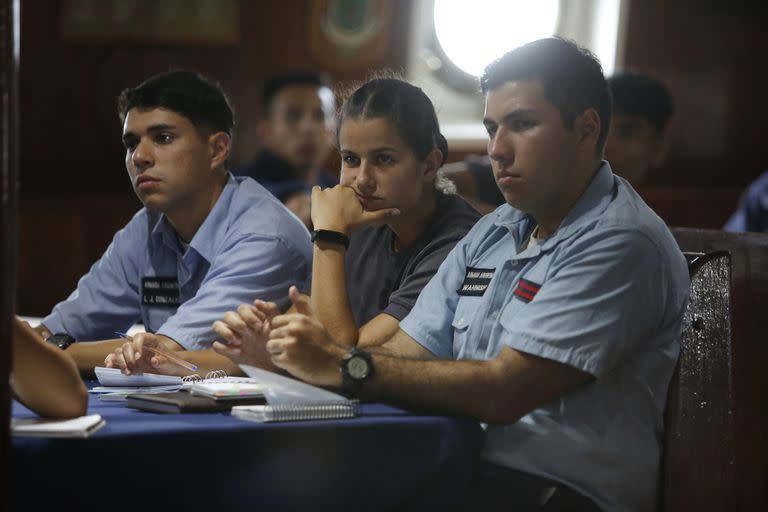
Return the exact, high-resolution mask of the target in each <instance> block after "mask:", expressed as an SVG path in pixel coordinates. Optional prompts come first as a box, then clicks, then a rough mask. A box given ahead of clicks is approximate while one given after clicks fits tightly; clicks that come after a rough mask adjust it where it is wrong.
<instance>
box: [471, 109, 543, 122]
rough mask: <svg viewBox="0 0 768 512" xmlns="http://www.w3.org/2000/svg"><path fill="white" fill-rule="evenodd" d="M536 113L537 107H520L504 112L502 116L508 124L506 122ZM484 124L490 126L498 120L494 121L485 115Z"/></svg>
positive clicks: (502, 119) (503, 120) (502, 120)
mask: <svg viewBox="0 0 768 512" xmlns="http://www.w3.org/2000/svg"><path fill="white" fill-rule="evenodd" d="M535 114H536V110H535V109H532V108H519V109H517V110H513V111H512V112H508V113H506V114H504V117H502V118H501V122H502V123H504V124H506V123H509V122H510V121H514V120H516V119H519V118H521V117H528V116H531V115H535ZM483 124H484V125H486V126H488V125H489V124H491V125H494V124H496V121H494V120H493V119H490V118H488V117H484V118H483Z"/></svg>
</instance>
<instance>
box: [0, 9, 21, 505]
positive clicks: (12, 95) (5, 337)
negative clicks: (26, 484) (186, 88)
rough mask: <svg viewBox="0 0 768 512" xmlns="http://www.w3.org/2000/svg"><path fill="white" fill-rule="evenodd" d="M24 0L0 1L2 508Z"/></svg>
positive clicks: (6, 464)
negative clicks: (21, 10) (19, 40)
mask: <svg viewBox="0 0 768 512" xmlns="http://www.w3.org/2000/svg"><path fill="white" fill-rule="evenodd" d="M19 10H20V2H19V1H18V0H2V1H0V511H4V510H8V509H9V506H10V505H9V503H8V502H7V500H6V499H5V497H6V496H8V495H9V492H8V490H9V489H8V486H9V473H10V471H11V468H10V465H9V460H10V456H9V449H10V444H9V435H10V432H9V423H10V421H9V416H10V407H11V389H10V384H9V376H10V372H11V368H12V360H13V343H12V333H13V328H12V319H13V314H14V304H13V301H14V295H15V294H14V290H15V287H16V254H17V244H16V233H17V231H16V230H17V227H16V215H17V214H16V173H17V164H18V156H19V155H18V145H17V143H18V139H17V136H18V133H17V131H18V75H19V47H18V45H17V44H16V41H17V38H18V35H19V34H18V30H19V14H20V12H19Z"/></svg>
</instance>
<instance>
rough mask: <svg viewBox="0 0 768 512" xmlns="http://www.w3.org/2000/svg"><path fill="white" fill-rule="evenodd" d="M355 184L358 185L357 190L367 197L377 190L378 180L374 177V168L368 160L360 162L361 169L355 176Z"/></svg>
mask: <svg viewBox="0 0 768 512" xmlns="http://www.w3.org/2000/svg"><path fill="white" fill-rule="evenodd" d="M355 184H356V185H357V189H358V190H359V191H360V192H361V193H363V194H365V195H371V194H373V192H374V191H375V190H376V179H375V178H374V175H373V166H372V165H370V164H369V163H368V161H367V160H363V161H362V162H360V167H359V168H358V170H357V175H356V176H355Z"/></svg>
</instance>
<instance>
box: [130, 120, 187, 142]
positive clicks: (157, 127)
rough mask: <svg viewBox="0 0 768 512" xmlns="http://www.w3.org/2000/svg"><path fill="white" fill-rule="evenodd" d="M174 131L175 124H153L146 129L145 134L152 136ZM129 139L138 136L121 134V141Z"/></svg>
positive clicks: (132, 133)
mask: <svg viewBox="0 0 768 512" xmlns="http://www.w3.org/2000/svg"><path fill="white" fill-rule="evenodd" d="M175 129H176V125H175V124H166V123H161V124H153V125H151V126H150V127H149V128H147V133H149V134H151V135H154V134H156V133H160V132H167V131H171V130H175ZM130 137H138V135H136V134H135V133H134V132H125V133H124V134H123V140H126V139H128V138H130Z"/></svg>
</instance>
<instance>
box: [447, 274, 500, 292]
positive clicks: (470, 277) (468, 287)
mask: <svg viewBox="0 0 768 512" xmlns="http://www.w3.org/2000/svg"><path fill="white" fill-rule="evenodd" d="M495 273H496V269H495V268H474V267H467V273H466V275H465V276H464V282H463V283H461V288H459V289H458V290H456V293H458V294H459V295H468V296H471V297H472V296H473V297H480V296H482V295H483V294H484V293H485V290H486V289H487V288H488V285H489V284H491V279H493V274H495Z"/></svg>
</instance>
